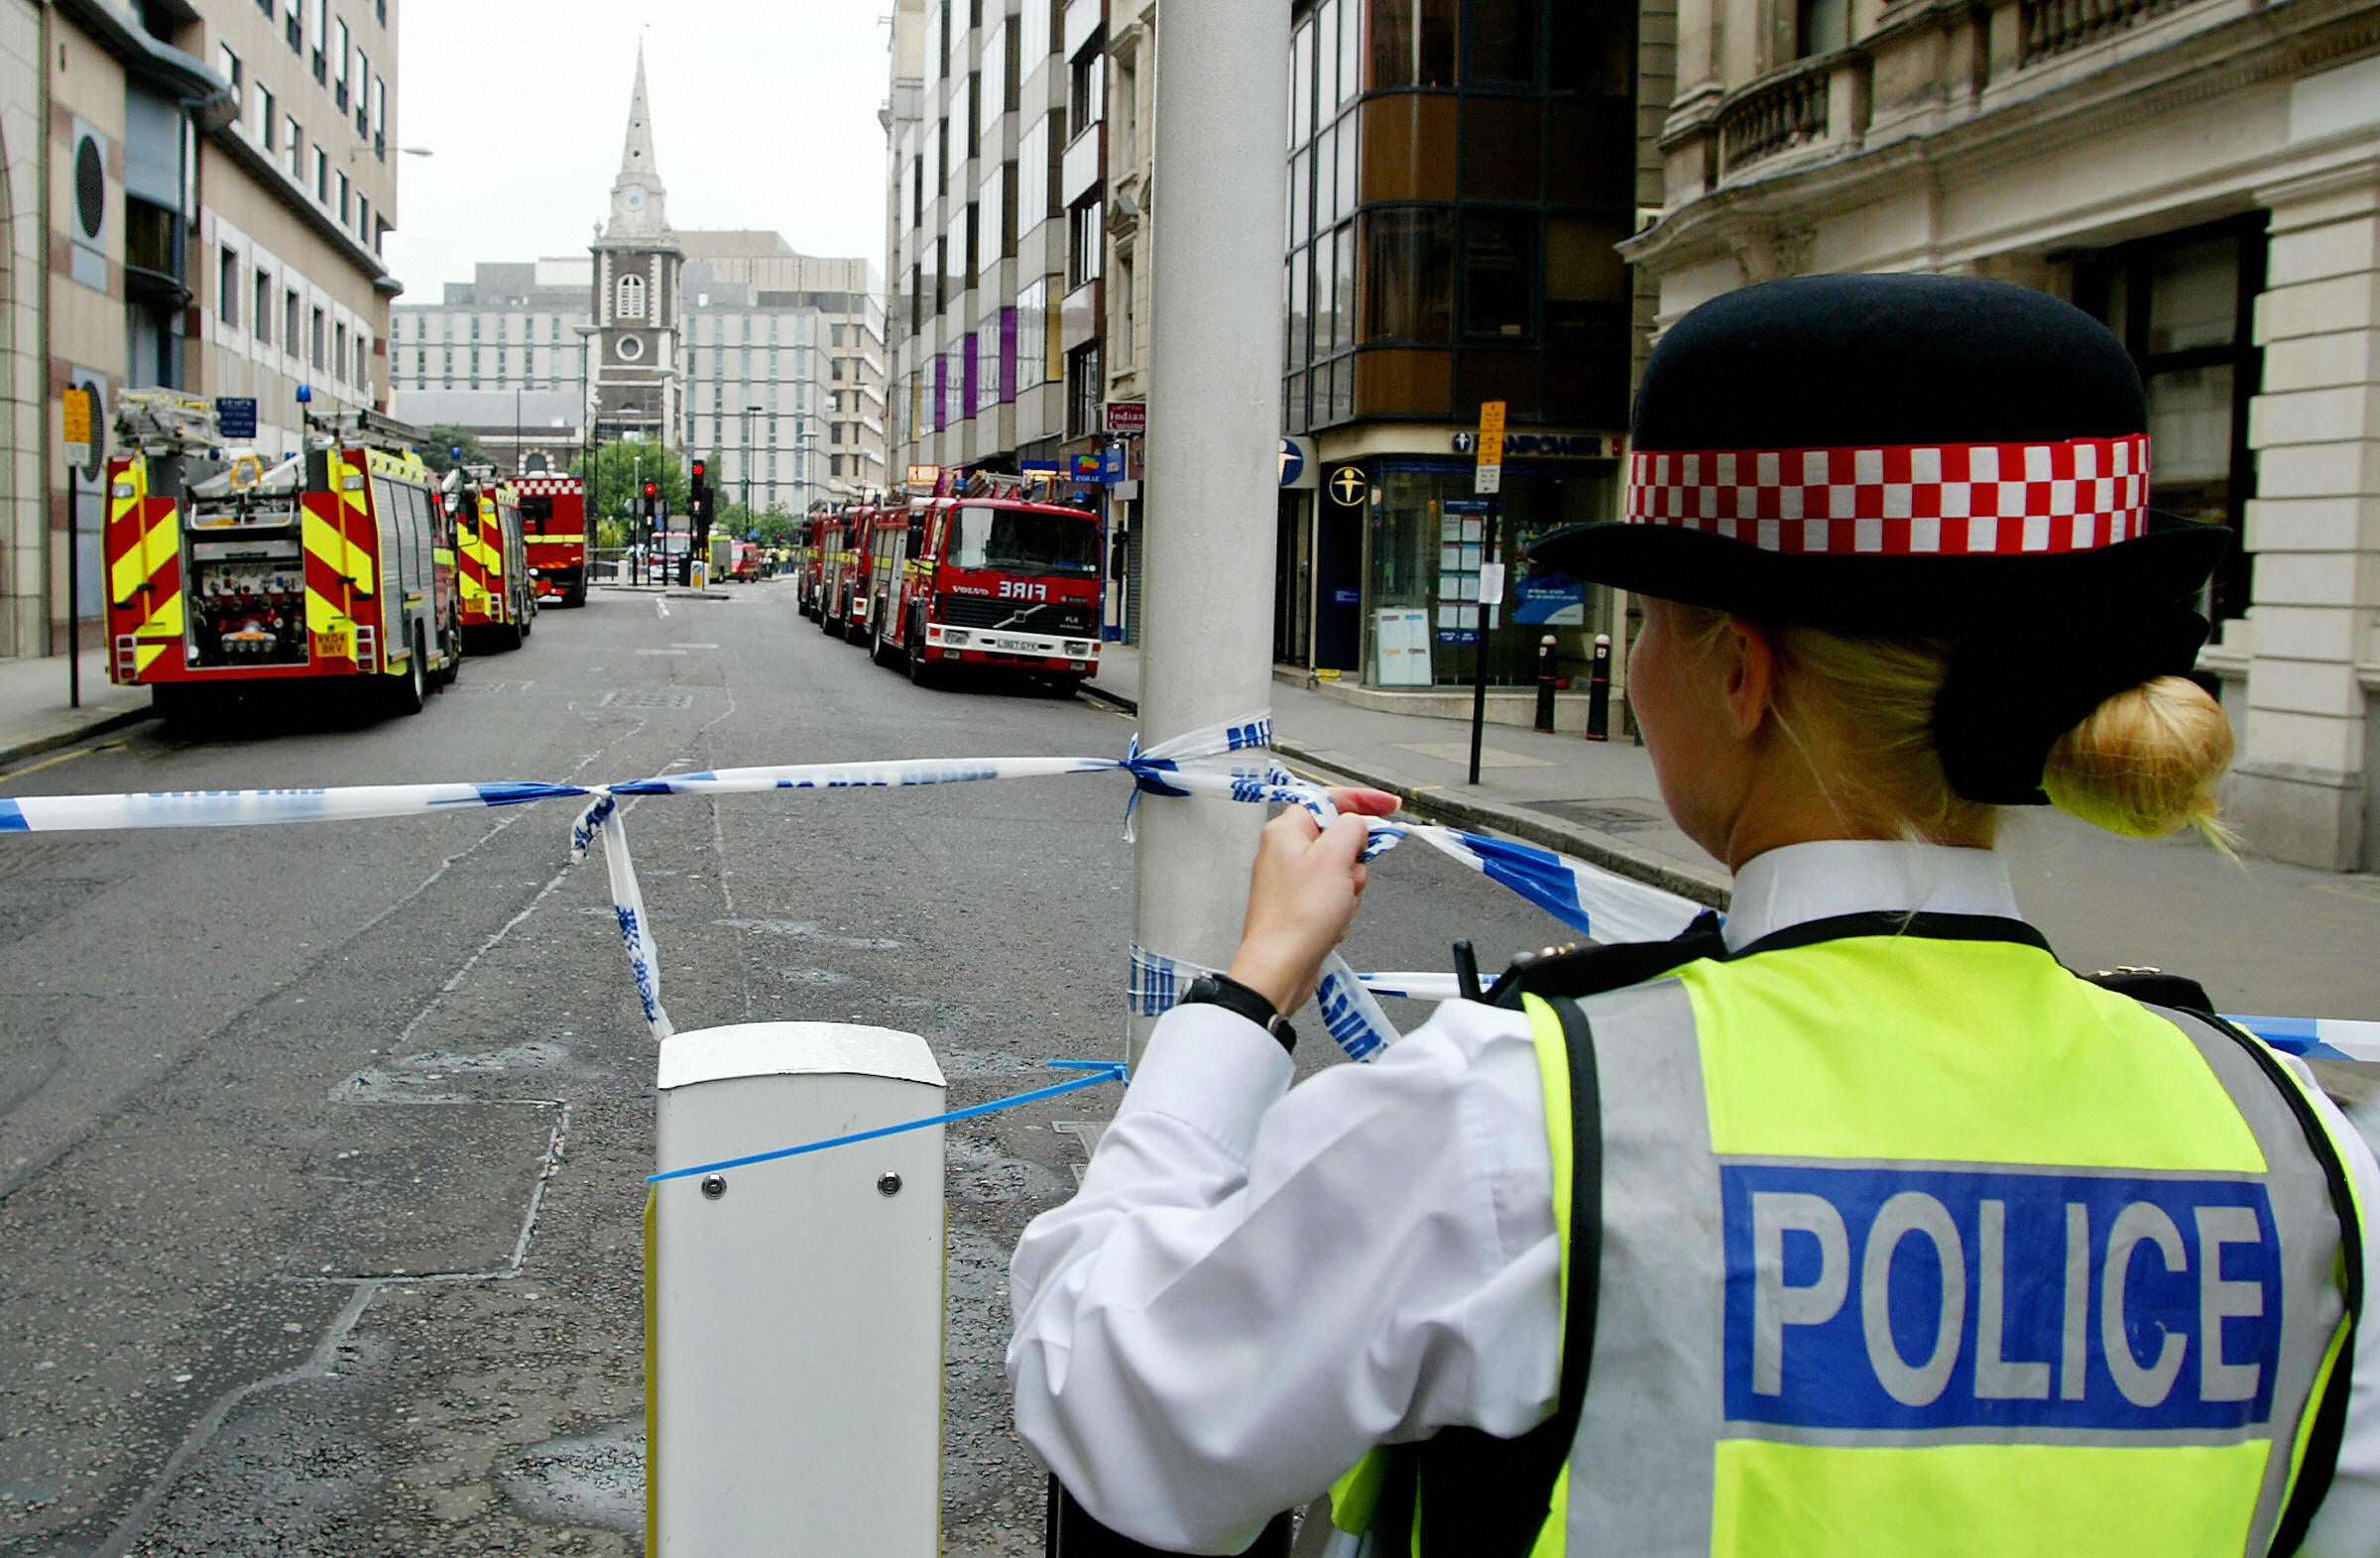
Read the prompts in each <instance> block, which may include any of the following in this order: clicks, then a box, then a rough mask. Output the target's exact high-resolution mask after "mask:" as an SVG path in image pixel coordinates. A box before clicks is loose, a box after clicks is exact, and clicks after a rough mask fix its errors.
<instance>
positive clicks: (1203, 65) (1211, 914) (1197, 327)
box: [1130, 0, 1289, 1059]
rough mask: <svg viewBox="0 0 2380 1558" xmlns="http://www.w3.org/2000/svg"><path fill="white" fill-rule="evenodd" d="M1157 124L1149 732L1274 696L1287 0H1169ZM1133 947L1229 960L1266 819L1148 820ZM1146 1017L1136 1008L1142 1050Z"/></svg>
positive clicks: (1134, 1040)
mask: <svg viewBox="0 0 2380 1558" xmlns="http://www.w3.org/2000/svg"><path fill="white" fill-rule="evenodd" d="M1159 67H1160V69H1161V70H1162V71H1163V75H1164V80H1163V90H1162V91H1161V92H1160V93H1159V94H1158V99H1157V113H1156V122H1155V134H1156V165H1157V166H1156V177H1155V180H1154V186H1155V188H1156V189H1157V190H1158V191H1159V197H1160V198H1161V199H1163V201H1164V202H1165V209H1164V213H1163V220H1161V221H1159V222H1157V223H1156V224H1155V245H1154V254H1155V264H1156V273H1155V278H1154V280H1155V300H1154V307H1153V310H1152V313H1153V318H1152V323H1151V329H1150V332H1149V338H1150V347H1151V352H1152V357H1151V360H1150V361H1151V379H1150V387H1149V397H1148V400H1149V412H1150V416H1149V423H1148V433H1147V467H1148V489H1147V491H1148V500H1147V507H1146V509H1145V510H1144V513H1145V514H1146V515H1147V519H1146V521H1145V522H1144V523H1145V526H1146V540H1145V541H1144V543H1143V544H1144V546H1145V552H1144V556H1145V576H1144V584H1143V589H1144V595H1143V603H1144V604H1143V616H1142V629H1143V631H1142V634H1141V658H1140V667H1141V668H1140V739H1141V741H1142V743H1143V744H1144V745H1154V744H1156V743H1158V742H1162V741H1165V740H1167V739H1169V738H1171V737H1174V736H1178V735H1181V734H1183V733H1184V732H1187V731H1191V730H1195V729H1197V728H1199V727H1201V726H1205V725H1212V724H1217V723H1221V722H1223V721H1226V720H1235V719H1240V718H1244V717H1246V716H1248V715H1250V714H1254V713H1256V712H1258V711H1260V710H1264V709H1269V708H1270V707H1271V704H1272V696H1271V694H1272V607H1271V601H1272V595H1273V590H1272V584H1273V548H1274V539H1275V538H1274V531H1275V515H1276V512H1277V509H1278V503H1279V489H1280V477H1279V463H1278V450H1279V448H1280V433H1281V376H1280V336H1281V308H1280V268H1281V209H1282V201H1283V199H1284V198H1285V190H1286V187H1287V182H1286V181H1287V179H1288V162H1287V156H1286V154H1285V152H1284V151H1283V148H1284V147H1285V146H1286V145H1287V144H1288V139H1289V126H1288V102H1289V7H1288V6H1286V5H1283V4H1281V0H1199V3H1198V4H1196V5H1183V6H1178V7H1171V8H1168V10H1167V12H1166V17H1165V42H1164V54H1163V57H1162V59H1161V60H1160V61H1159ZM1139 817H1140V826H1139V839H1140V842H1139V848H1138V851H1137V854H1136V856H1135V872H1134V882H1133V903H1132V940H1133V943H1134V944H1135V945H1136V946H1139V947H1143V948H1146V949H1147V950H1148V951H1150V952H1152V953H1162V954H1166V955H1170V956H1173V957H1180V958H1188V959H1190V960H1192V961H1194V962H1198V963H1203V964H1206V965H1208V966H1210V967H1214V968H1221V967H1224V966H1225V965H1227V964H1228V963H1229V962H1230V961H1231V955H1232V951H1233V948H1234V947H1236V946H1237V945H1238V943H1239V938H1240V924H1241V919H1242V916H1243V913H1244V912H1245V909H1246V906H1247V900H1248V873H1249V865H1250V863H1251V862H1252V861H1253V860H1254V858H1255V843H1256V833H1257V831H1258V829H1259V828H1260V827H1261V826H1262V824H1263V815H1262V813H1261V812H1260V811H1259V809H1258V808H1256V807H1254V806H1249V805H1242V804H1239V803H1236V802H1232V801H1227V800H1163V799H1159V800H1151V801H1150V802H1149V803H1148V804H1146V805H1144V806H1142V807H1141V808H1140V812H1139ZM1148 1027H1149V1022H1148V1019H1141V1018H1138V1017H1135V1018H1134V1019H1133V1020H1132V1027H1131V1032H1130V1055H1131V1057H1132V1058H1134V1059H1137V1058H1138V1054H1139V1050H1140V1046H1141V1045H1142V1043H1144V1042H1145V1041H1146V1039H1147V1035H1148Z"/></svg>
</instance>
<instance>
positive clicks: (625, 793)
mask: <svg viewBox="0 0 2380 1558" xmlns="http://www.w3.org/2000/svg"><path fill="white" fill-rule="evenodd" d="M1271 742H1272V720H1271V716H1270V715H1269V714H1258V715H1254V716H1251V717H1249V718H1246V719H1240V720H1232V721H1227V722H1224V723H1220V724H1215V725H1209V726H1205V727H1203V728H1201V729H1199V730H1194V731H1190V732H1187V733H1185V734H1184V735H1181V736H1178V737H1175V738H1174V739H1172V740H1170V741H1166V742H1162V743H1159V744H1158V745H1156V746H1153V747H1149V748H1146V749H1143V748H1142V747H1141V746H1140V744H1139V740H1138V738H1137V737H1135V738H1134V739H1133V741H1132V743H1131V746H1130V750H1129V751H1128V752H1127V753H1126V755H1125V756H1124V757H1122V758H1090V757H1080V758H1066V757H1056V758H1052V757H1007V758H961V759H952V758H917V759H908V760H902V761H894V762H880V763H812V764H786V765H772V766H765V767H755V768H740V769H719V770H715V771H708V772H704V773H697V774H667V775H656V776H654V777H653V778H650V779H632V780H629V781H626V782H622V783H614V784H551V783H543V782H537V781H525V780H503V781H497V782H491V783H434V784H364V785H351V786H344V787H335V788H285V789H242V790H159V791H152V792H149V793H142V794H109V795H26V796H18V797H14V798H10V797H4V796H0V834H6V833H57V832H80V831H94V830H114V829H154V828H205V827H255V826H269V825H275V824H281V823H297V822H351V821H361V820H366V819H371V818H380V817H409V816H434V815H438V814H441V813H450V812H456V811H468V810H478V809H487V808H492V807H500V806H519V805H529V804H533V803H535V802H537V801H542V800H575V801H579V802H581V803H582V806H581V809H580V811H579V813H578V815H577V817H576V819H575V821H574V822H573V823H572V826H571V832H570V856H571V859H572V860H574V861H575V860H583V859H584V858H585V856H586V853H587V851H588V850H589V849H590V848H592V847H593V845H594V843H595V841H596V839H597V838H598V837H600V838H601V839H602V841H603V850H604V864H605V867H606V869H607V871H608V873H609V876H610V879H611V892H612V904H613V909H614V912H615V916H616V918H617V920H618V924H619V929H620V937H621V943H622V947H623V950H624V951H625V952H626V954H627V957H628V963H629V973H630V977H631V979H632V980H633V981H634V983H635V985H636V990H637V999H638V1002H639V1004H640V1006H641V1007H642V1009H643V1011H644V1015H645V1020H646V1022H647V1024H648V1025H649V1026H650V1027H651V1028H652V1030H653V1032H654V1037H655V1038H666V1037H667V1036H669V1033H670V1026H669V1018H668V1014H667V1012H666V1010H665V1009H664V1008H663V1007H662V1005H661V990H660V959H659V956H658V954H657V952H656V951H655V948H654V940H653V927H652V921H651V918H650V916H648V914H647V913H646V910H645V901H644V894H643V892H642V890H641V889H640V888H639V886H638V883H637V874H636V866H635V863H634V861H633V860H632V858H631V856H630V852H629V844H628V831H627V826H626V823H625V820H624V817H623V808H622V806H621V804H620V803H621V800H622V799H623V797H639V796H646V795H725V794H751V793H760V792H763V791H770V790H797V789H881V788H906V787H913V786H919V785H926V784H955V783H970V782H975V781H978V780H988V779H1043V778H1052V777H1057V776H1062V775H1072V774H1114V773H1123V774H1127V775H1129V776H1130V778H1131V779H1132V794H1131V796H1130V799H1129V800H1128V801H1127V803H1126V812H1125V816H1126V831H1127V833H1128V835H1129V834H1130V830H1131V820H1132V813H1133V809H1134V808H1135V807H1136V806H1137V805H1138V803H1139V799H1140V797H1141V796H1142V795H1144V794H1154V795H1165V796H1170V797H1192V796H1200V797H1214V798H1217V799H1224V800H1231V801H1237V802H1241V803H1245V804H1282V805H1296V806H1302V807H1304V808H1305V809H1306V810H1307V811H1309V812H1310V813H1312V814H1313V816H1314V817H1315V819H1316V820H1317V821H1318V822H1321V823H1323V824H1325V825H1328V824H1329V823H1330V822H1332V821H1333V820H1335V819H1336V817H1337V816H1338V812H1337V810H1336V808H1335V807H1334V806H1333V805H1332V803H1331V799H1330V793H1329V790H1328V789H1327V788H1326V787H1324V786H1322V785H1319V784H1313V783H1309V782H1307V781H1305V780H1302V779H1298V778H1297V777H1296V776H1295V775H1293V774H1291V773H1290V772H1289V771H1288V770H1287V769H1285V768H1283V767H1282V766H1281V765H1280V763H1279V762H1278V761H1277V760H1276V759H1274V758H1273V756H1272V755H1271V753H1270V752H1269V750H1267V749H1269V747H1270V745H1271ZM1366 824H1367V826H1368V830H1369V838H1368V841H1367V843H1366V845H1365V850H1364V859H1366V860H1371V859H1373V858H1375V857H1377V856H1379V855H1381V854H1383V853H1385V852H1386V851H1388V850H1390V849H1392V848H1394V847H1395V846H1397V845H1398V844H1400V843H1403V842H1404V841H1405V840H1407V839H1414V838H1418V839H1419V840H1420V841H1421V842H1422V843H1424V844H1426V845H1428V846H1429V847H1431V848H1432V849H1435V850H1437V851H1439V852H1440V853H1441V854H1444V855H1446V856H1447V857H1448V858H1450V859H1452V860H1455V861H1457V862H1459V863H1460V864H1462V865H1463V866H1465V867H1467V868H1468V869H1470V870H1473V871H1477V872H1479V873H1480V874H1481V875H1483V876H1485V877H1487V879H1488V880H1489V881H1491V882H1496V883H1499V884H1501V885H1502V886H1504V887H1506V888H1508V889H1510V890H1511V891H1513V892H1514V893H1517V894H1519V895H1520V896H1521V897H1522V898H1524V899H1528V900H1529V901H1530V902H1532V903H1535V904H1536V905H1537V906H1539V907H1540V908H1543V909H1544V910H1546V911H1547V912H1548V913H1550V914H1552V915H1553V916H1554V917H1555V918H1557V919H1559V920H1561V921H1562V922H1563V923H1564V924H1566V925H1568V926H1570V927H1571V928H1572V929H1573V930H1575V931H1578V932H1579V933H1580V934H1582V935H1587V936H1593V937H1594V938H1596V939H1597V940H1601V941H1655V940H1662V939H1665V938H1667V937H1670V936H1674V935H1676V934H1677V933H1678V932H1679V931H1681V930H1683V929H1685V928H1686V926H1687V924H1688V923H1689V922H1690V921H1692V920H1693V918H1694V917H1695V916H1696V915H1697V914H1698V913H1700V912H1701V911H1702V907H1701V905H1700V904H1697V903H1695V902H1693V901H1692V900H1690V899H1685V898H1682V897H1680V896H1678V895H1676V894H1674V893H1668V892H1665V891H1663V890H1662V889H1660V888H1656V887H1651V886H1649V885H1647V884H1644V883H1641V882H1636V881H1633V880H1631V879H1629V878H1626V877H1621V876H1619V875H1617V874H1616V873H1613V872H1609V871H1606V870H1604V869H1602V868H1601V867H1598V866H1593V865H1590V864H1588V863H1587V862H1585V861H1582V860H1577V859H1574V858H1572V857H1570V856H1568V855H1563V854H1560V853H1557V852H1556V851H1553V850H1548V849H1540V848H1538V847H1537V846H1535V845H1531V844H1521V843H1515V842H1513V841H1511V840H1507V839H1495V838H1489V837H1487V836H1486V835H1485V834H1479V833H1471V832H1466V831H1464V830H1463V829H1460V828H1449V827H1442V826H1438V825H1435V824H1425V823H1412V822H1392V821H1389V820H1387V819H1385V818H1380V817H1368V818H1366ZM1201 972H1205V970H1203V969H1201V968H1199V967H1198V966H1197V965H1195V964H1192V963H1188V962H1186V961H1183V960H1181V959H1176V958H1172V957H1168V956H1165V955H1162V954H1157V953H1151V952H1148V951H1146V950H1144V949H1141V948H1137V947H1135V948H1134V949H1133V952H1132V969H1131V983H1130V1001H1131V1010H1132V1011H1134V1012H1136V1013H1139V1014H1140V1015H1142V1016H1155V1015H1157V1014H1159V1013H1162V1012H1163V1011H1165V1010H1166V1009H1167V1008H1168V1007H1170V1006H1172V1005H1173V1004H1174V1003H1175V1002H1176V1001H1178V1000H1179V999H1180V996H1181V993H1182V991H1183V990H1184V989H1185V988H1186V987H1187V986H1188V984H1189V982H1190V980H1192V979H1194V978H1196V977H1197V975H1198V974H1199V973H1201ZM1380 995H1399V996H1407V997H1410V998H1411V999H1414V1000H1447V999H1451V998H1452V997H1453V996H1454V995H1455V989H1454V980H1453V976H1451V975H1443V974H1368V975H1358V974H1357V973H1356V972H1355V971H1354V970H1352V969H1350V968H1349V967H1348V966H1347V965H1346V963H1345V962H1343V961H1341V960H1340V959H1338V958H1337V957H1336V956H1334V957H1333V958H1332V960H1331V962H1330V963H1329V965H1328V966H1326V968H1325V970H1324V974H1323V979H1322V983H1321V986H1320V988H1319V990H1318V991H1317V1000H1318V1002H1319V1003H1320V1004H1321V1007H1322V1011H1323V1020H1324V1025H1325V1026H1326V1027H1327V1028H1328V1029H1329V1030H1330V1032H1331V1036H1332V1037H1333V1038H1334V1039H1336V1040H1337V1041H1338V1043H1339V1045H1340V1047H1341V1048H1342V1049H1344V1050H1346V1052H1347V1053H1348V1054H1349V1055H1351V1056H1353V1057H1354V1058H1356V1059H1359V1060H1364V1059H1368V1058H1370V1057H1371V1056H1373V1055H1376V1054H1378V1053H1379V1052H1380V1051H1381V1050H1382V1049H1384V1048H1385V1047H1386V1046H1387V1045H1388V1044H1390V1043H1392V1042H1394V1040H1395V1038H1396V1036H1397V1033H1396V1029H1395V1027H1394V1026H1393V1024H1391V1023H1390V1022H1389V1020H1388V1019H1387V1017H1386V1015H1385V1014H1384V1013H1383V1012H1382V1010H1381V1008H1380V1005H1379V1003H1378V1001H1377V1000H1375V999H1374V998H1375V996H1380ZM2232 1020H2234V1021H2237V1022H2239V1023H2240V1024H2241V1025H2242V1026H2245V1027H2248V1028H2249V1029H2251V1030H2252V1031H2254V1032H2257V1033H2259V1034H2261V1035H2262V1036H2264V1037H2265V1038H2266V1039H2268V1040H2269V1041H2270V1042H2272V1043H2273V1044H2274V1045H2275V1047H2277V1048H2280V1049H2283V1050H2286V1051H2288V1052H2290V1053H2293V1054H2300V1055H2306V1056H2309V1057H2312V1058H2317V1059H2346V1060H2364V1061H2373V1062H2380V1022H2371V1021H2353V1020H2342V1019H2331V1018H2319V1019H2318V1018H2235V1019H2232Z"/></svg>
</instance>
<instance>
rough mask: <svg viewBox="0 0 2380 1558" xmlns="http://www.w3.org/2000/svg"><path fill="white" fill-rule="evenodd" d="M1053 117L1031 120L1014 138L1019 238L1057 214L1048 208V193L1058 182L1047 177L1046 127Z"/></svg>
mask: <svg viewBox="0 0 2380 1558" xmlns="http://www.w3.org/2000/svg"><path fill="white" fill-rule="evenodd" d="M1054 118H1055V115H1049V114H1044V115H1041V116H1039V117H1036V118H1034V119H1033V120H1032V121H1031V122H1030V123H1029V124H1027V125H1025V127H1024V128H1023V129H1022V130H1021V131H1019V132H1018V134H1017V136H1016V231H1017V232H1018V234H1019V235H1021V234H1024V233H1029V232H1031V231H1032V230H1033V229H1034V228H1036V227H1038V226H1040V225H1041V224H1042V223H1043V222H1045V221H1047V220H1048V219H1049V218H1050V217H1051V216H1052V215H1054V214H1056V213H1055V212H1054V211H1052V210H1051V208H1050V191H1051V190H1053V189H1055V188H1057V186H1058V180H1056V179H1054V178H1052V177H1051V175H1050V165H1051V162H1052V153H1051V147H1050V144H1049V127H1050V123H1051V121H1052V120H1053V119H1054Z"/></svg>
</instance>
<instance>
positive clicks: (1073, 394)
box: [1066, 341, 1107, 438]
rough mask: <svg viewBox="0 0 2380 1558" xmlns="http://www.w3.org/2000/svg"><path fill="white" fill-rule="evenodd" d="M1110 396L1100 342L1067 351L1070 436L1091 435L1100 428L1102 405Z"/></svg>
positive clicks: (1067, 395)
mask: <svg viewBox="0 0 2380 1558" xmlns="http://www.w3.org/2000/svg"><path fill="white" fill-rule="evenodd" d="M1106 399H1107V380H1106V378H1105V376H1104V375H1103V374H1102V373H1101V372H1100V366H1099V342H1097V341H1091V342H1088V343H1086V344H1084V345H1081V346H1077V347H1076V348H1075V349H1074V350H1073V351H1071V352H1068V353H1067V354H1066V436H1067V437H1069V438H1083V437H1088V436H1090V435H1091V434H1092V433H1095V432H1097V431H1099V430H1100V427H1099V421H1100V407H1101V405H1102V403H1103V402H1104V401H1105V400H1106Z"/></svg>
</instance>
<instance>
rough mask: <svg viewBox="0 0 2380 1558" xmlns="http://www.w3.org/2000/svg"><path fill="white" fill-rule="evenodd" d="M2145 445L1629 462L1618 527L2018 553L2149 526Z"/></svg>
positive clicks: (1647, 457)
mask: <svg viewBox="0 0 2380 1558" xmlns="http://www.w3.org/2000/svg"><path fill="white" fill-rule="evenodd" d="M2148 503H2149V439H2148V435H2147V434H2146V433H2133V434H2129V435H2127V436H2124V437H2120V438H2074V439H2070V440H2068V441H2066V442H2064V443H1942V444H1905V445H1900V446H1897V447H1882V448H1856V447H1852V448H1841V449H1734V450H1697V451H1681V450H1668V449H1665V450H1660V451H1656V452H1642V451H1640V452H1638V453H1636V454H1634V455H1632V456H1630V459H1629V464H1628V497H1627V520H1628V523H1630V524H1631V525H1671V526H1676V527H1679V528H1680V529H1685V530H1698V531H1705V532H1709V533H1710V534H1713V535H1718V536H1725V537H1727V538H1728V539H1732V540H1740V541H1748V542H1750V543H1751V544H1753V545H1755V546H1758V547H1759V548H1761V549H1762V550H1763V551H1778V552H1815V553H1841V554H1844V555H1849V554H1852V553H1859V552H1868V553H1875V554H1879V555H1883V556H1929V555H1934V556H1946V557H1980V556H1998V557H2008V556H2025V555H2030V554H2036V553H2045V552H2075V551H2091V550H2094V549H2096V548H2098V547H2100V546H2112V545H2114V544H2115V543H2116V542H2117V541H2124V540H2130V539H2133V538H2134V537H2137V536H2143V535H2146V534H2147V533H2148V528H2149V509H2148Z"/></svg>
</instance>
